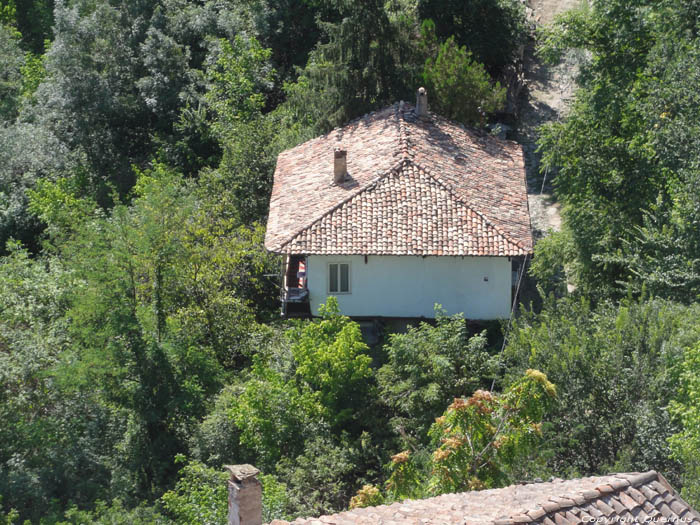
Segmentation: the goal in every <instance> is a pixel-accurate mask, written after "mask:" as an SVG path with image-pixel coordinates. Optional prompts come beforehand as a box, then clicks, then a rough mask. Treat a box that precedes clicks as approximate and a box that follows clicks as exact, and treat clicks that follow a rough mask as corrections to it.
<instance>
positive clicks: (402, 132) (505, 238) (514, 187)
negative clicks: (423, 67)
mask: <svg viewBox="0 0 700 525" xmlns="http://www.w3.org/2000/svg"><path fill="white" fill-rule="evenodd" d="M336 148H340V149H344V150H346V151H347V172H348V176H347V178H346V180H345V182H342V183H339V184H335V183H334V182H333V156H334V151H335V149H336ZM265 246H266V247H267V248H268V249H269V250H271V251H274V252H278V253H296V254H329V255H461V256H465V255H476V256H479V255H480V256H512V255H525V254H528V253H531V252H532V233H531V229H530V215H529V212H528V205H527V191H526V186H525V169H524V162H523V154H522V148H521V147H520V146H519V145H518V144H516V143H515V142H511V141H506V140H501V139H498V138H496V137H493V136H491V135H487V134H484V133H480V132H477V131H474V130H470V129H468V128H465V127H463V126H461V125H458V124H456V123H454V122H451V121H449V120H447V119H444V118H442V117H439V116H438V115H435V114H432V113H429V114H427V115H423V116H420V117H418V116H416V115H415V112H414V110H413V107H412V106H410V105H409V104H405V103H399V104H394V105H393V106H391V107H389V108H386V109H384V110H381V111H378V112H375V113H370V114H368V115H366V116H364V117H362V118H360V119H357V120H355V121H353V122H351V123H349V124H348V125H346V126H344V127H342V128H338V129H335V130H333V131H331V132H330V133H328V134H326V135H323V136H321V137H318V138H316V139H313V140H310V141H308V142H305V143H303V144H301V145H299V146H297V147H295V148H292V149H290V150H287V151H285V152H283V153H281V154H280V155H279V157H278V159H277V168H276V170H275V180H274V185H273V190H272V197H271V200H270V214H269V218H268V223H267V234H266V238H265Z"/></svg>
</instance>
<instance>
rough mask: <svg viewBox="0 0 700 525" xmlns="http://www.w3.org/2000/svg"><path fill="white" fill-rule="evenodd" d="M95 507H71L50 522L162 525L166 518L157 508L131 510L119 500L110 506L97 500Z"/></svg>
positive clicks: (140, 506)
mask: <svg viewBox="0 0 700 525" xmlns="http://www.w3.org/2000/svg"><path fill="white" fill-rule="evenodd" d="M94 507H95V508H94V509H93V510H80V509H78V508H77V507H71V508H69V509H68V510H66V511H65V513H64V514H63V516H61V517H58V518H56V520H55V521H54V520H53V518H49V520H48V521H49V522H50V523H52V524H54V523H55V525H83V524H84V523H94V524H95V525H131V524H132V523H143V524H144V525H160V524H162V523H164V522H165V518H164V517H163V516H162V515H161V514H160V512H159V511H158V509H157V508H155V507H149V506H147V505H139V506H137V507H135V508H129V507H127V506H125V505H124V503H123V502H122V501H120V500H118V499H117V500H114V501H112V503H111V504H109V505H108V504H107V503H106V502H104V501H102V500H97V501H96V502H95V505H94ZM42 523H44V521H42Z"/></svg>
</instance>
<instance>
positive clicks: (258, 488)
mask: <svg viewBox="0 0 700 525" xmlns="http://www.w3.org/2000/svg"><path fill="white" fill-rule="evenodd" d="M225 468H226V469H227V470H228V471H229V472H230V473H231V479H230V480H229V482H228V525H262V485H261V484H260V481H258V477H257V476H258V474H260V471H259V470H258V469H256V468H255V467H254V466H253V465H226V467H225Z"/></svg>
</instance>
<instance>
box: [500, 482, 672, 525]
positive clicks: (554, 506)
mask: <svg viewBox="0 0 700 525" xmlns="http://www.w3.org/2000/svg"><path fill="white" fill-rule="evenodd" d="M607 478H609V481H608V482H607V483H605V482H604V483H602V484H600V485H598V486H596V487H595V488H593V489H587V490H579V491H575V492H572V493H565V494H562V495H559V496H550V497H549V500H547V501H545V502H544V503H541V504H539V503H538V504H537V505H536V506H535V508H534V509H528V510H523V511H521V512H519V513H515V514H512V515H511V516H510V517H508V518H498V519H495V520H494V521H493V525H516V524H517V525H525V524H527V523H534V522H537V521H540V520H541V519H543V518H545V517H546V516H548V515H550V514H555V513H557V512H560V511H562V510H566V509H569V508H571V507H574V506H581V505H586V504H588V503H590V502H592V501H595V500H597V499H599V498H601V497H604V496H607V495H609V494H613V493H617V492H620V491H622V490H624V489H627V488H629V487H633V488H637V487H639V486H641V485H644V484H646V483H649V482H651V481H657V480H658V479H659V474H658V473H657V472H656V471H655V470H650V471H648V472H641V473H640V472H633V473H619V474H611V475H610V476H607ZM667 488H670V486H669V487H667ZM670 491H673V489H672V488H670ZM674 492H675V491H674Z"/></svg>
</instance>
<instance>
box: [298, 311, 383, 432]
mask: <svg viewBox="0 0 700 525" xmlns="http://www.w3.org/2000/svg"><path fill="white" fill-rule="evenodd" d="M319 316H320V317H321V320H319V321H317V322H312V323H307V324H306V325H303V326H302V327H300V328H299V329H297V330H295V331H293V332H292V335H291V337H292V338H293V340H294V343H293V344H292V355H293V356H294V361H295V364H296V378H297V380H298V381H299V382H301V384H302V385H303V386H304V387H305V388H308V389H310V391H311V392H315V393H317V394H318V396H319V397H318V399H319V401H320V402H321V404H322V405H323V407H324V408H325V409H326V417H327V418H328V421H329V422H330V423H331V425H332V426H340V427H341V428H346V429H347V430H352V431H353V432H357V431H358V430H357V427H356V426H355V425H356V424H357V423H359V422H360V421H361V415H360V414H361V409H362V407H363V406H366V396H367V394H368V392H369V386H370V384H369V383H370V381H371V380H372V376H373V374H372V370H371V368H370V365H371V362H372V359H371V358H370V357H369V356H368V355H367V354H366V352H367V350H368V347H367V345H366V344H365V343H364V342H363V340H362V334H361V332H360V327H359V325H358V324H357V323H354V322H352V321H351V320H350V319H349V318H348V317H345V316H343V315H341V314H340V310H339V308H338V301H337V299H336V298H335V297H329V298H328V301H327V302H326V304H325V305H322V306H321V307H320V308H319ZM350 421H353V423H354V424H353V425H352V426H348V425H347V424H348V423H349V422H350Z"/></svg>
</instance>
